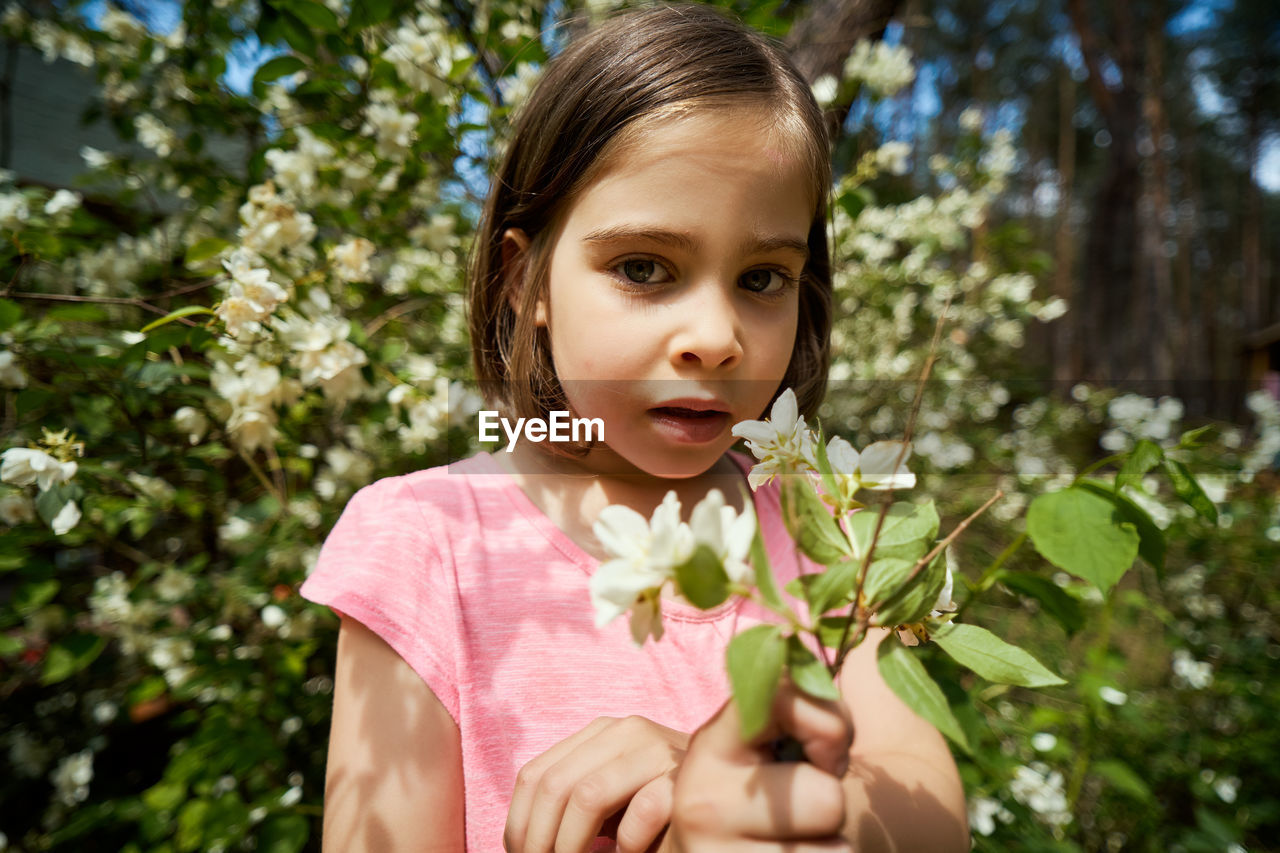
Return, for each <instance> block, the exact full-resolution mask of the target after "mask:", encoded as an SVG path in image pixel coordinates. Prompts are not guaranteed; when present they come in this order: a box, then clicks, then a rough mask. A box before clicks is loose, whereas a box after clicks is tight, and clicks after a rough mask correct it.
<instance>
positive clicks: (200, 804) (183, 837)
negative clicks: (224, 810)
mask: <svg viewBox="0 0 1280 853" xmlns="http://www.w3.org/2000/svg"><path fill="white" fill-rule="evenodd" d="M209 808H210V803H209V801H208V800H192V801H190V802H189V803H187V804H186V805H185V806H183V807H182V811H181V812H179V813H178V837H177V839H176V840H177V842H178V849H179V850H181V851H184V853H186V851H189V850H195V849H196V848H197V847H199V846H200V843H201V842H202V841H204V824H205V817H206V816H207V815H208V814H209Z"/></svg>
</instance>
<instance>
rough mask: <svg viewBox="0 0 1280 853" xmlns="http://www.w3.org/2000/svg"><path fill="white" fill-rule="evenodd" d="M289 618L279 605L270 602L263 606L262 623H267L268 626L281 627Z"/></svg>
mask: <svg viewBox="0 0 1280 853" xmlns="http://www.w3.org/2000/svg"><path fill="white" fill-rule="evenodd" d="M287 619H288V617H287V616H286V615H285V612H284V610H283V609H281V608H280V606H279V605H276V604H268V605H267V606H266V607H264V608H262V624H263V625H266V626H267V627H268V628H279V627H280V626H281V625H283V624H284V623H285V622H286V621H287Z"/></svg>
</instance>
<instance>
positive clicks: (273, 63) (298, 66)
mask: <svg viewBox="0 0 1280 853" xmlns="http://www.w3.org/2000/svg"><path fill="white" fill-rule="evenodd" d="M306 67H307V64H306V63H305V61H302V60H301V59H298V58H297V56H294V55H292V54H289V55H285V56H276V58H275V59H270V60H268V61H265V63H262V65H261V67H260V68H259V69H257V72H255V73H253V82H255V83H270V82H271V81H273V79H279V78H280V77H284V76H285V74H292V73H294V72H300V70H302V69H303V68H306ZM201 243H223V245H221V246H220V247H218V248H215V250H212V251H209V252H207V254H205V255H202V256H200V255H197V257H196V259H192V255H193V254H195V248H196V247H198V246H200V243H197V246H193V247H192V250H189V251H188V252H187V265H188V266H189V265H191V264H193V263H198V261H202V260H207V259H209V257H212V256H214V255H216V254H218V252H220V251H221V250H223V248H225V247H227V242H225V241H221V240H216V238H210V240H205V241H201Z"/></svg>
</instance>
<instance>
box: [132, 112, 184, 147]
mask: <svg viewBox="0 0 1280 853" xmlns="http://www.w3.org/2000/svg"><path fill="white" fill-rule="evenodd" d="M133 126H134V128H135V129H136V130H137V131H138V142H139V143H140V144H141V145H142V146H143V147H145V148H150V149H151V150H152V151H154V152H156V153H157V154H159V155H160V156H161V157H168V156H169V155H170V154H171V153H173V146H175V145H177V144H178V137H177V136H176V135H175V134H174V132H173V130H171V129H170V128H169V127H167V126H166V125H165V124H164V122H162V121H160V119H158V118H156V117H155V116H153V115H151V114H150V113H143V114H142V115H140V116H138V117H137V118H135V119H134V120H133Z"/></svg>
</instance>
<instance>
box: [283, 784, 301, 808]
mask: <svg viewBox="0 0 1280 853" xmlns="http://www.w3.org/2000/svg"><path fill="white" fill-rule="evenodd" d="M301 799H302V788H300V787H298V786H297V785H294V786H293V787H292V788H290V789H289V790H287V791H285V792H284V793H283V794H281V795H280V805H282V806H284V807H285V808H289V807H290V806H294V805H297V804H298V801H299V800H301Z"/></svg>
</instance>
